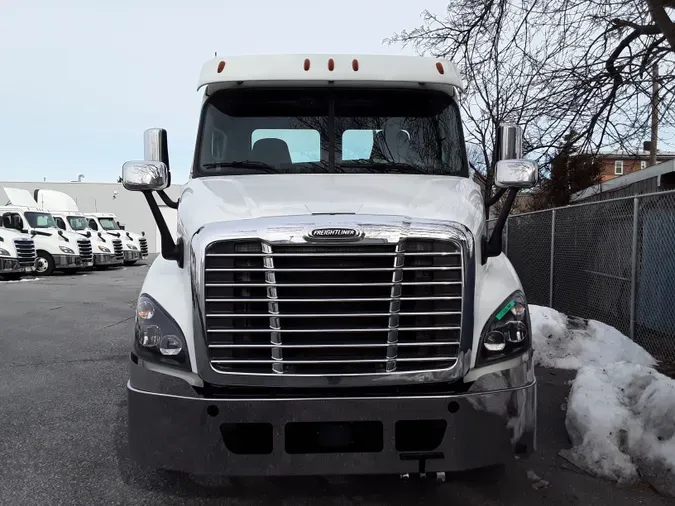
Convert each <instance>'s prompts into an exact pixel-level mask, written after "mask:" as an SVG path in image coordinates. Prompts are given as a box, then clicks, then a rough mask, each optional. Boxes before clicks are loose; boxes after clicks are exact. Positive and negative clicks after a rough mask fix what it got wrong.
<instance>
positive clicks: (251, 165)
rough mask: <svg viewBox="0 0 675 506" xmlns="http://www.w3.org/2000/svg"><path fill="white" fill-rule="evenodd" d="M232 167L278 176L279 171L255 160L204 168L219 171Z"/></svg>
mask: <svg viewBox="0 0 675 506" xmlns="http://www.w3.org/2000/svg"><path fill="white" fill-rule="evenodd" d="M227 167H231V168H233V169H256V170H259V171H260V172H263V173H265V174H278V173H279V169H277V168H276V167H274V166H273V165H270V164H269V163H265V162H256V161H253V160H241V161H233V162H213V163H203V164H202V168H204V169H219V168H227Z"/></svg>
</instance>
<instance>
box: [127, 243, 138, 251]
mask: <svg viewBox="0 0 675 506" xmlns="http://www.w3.org/2000/svg"><path fill="white" fill-rule="evenodd" d="M127 248H129V249H133V250H135V249H138V248H136V246H134V245H133V244H127Z"/></svg>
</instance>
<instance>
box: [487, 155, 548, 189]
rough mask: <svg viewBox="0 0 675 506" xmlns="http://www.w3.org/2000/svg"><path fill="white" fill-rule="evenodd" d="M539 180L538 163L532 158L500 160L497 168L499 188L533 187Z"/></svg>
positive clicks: (496, 176) (496, 180)
mask: <svg viewBox="0 0 675 506" xmlns="http://www.w3.org/2000/svg"><path fill="white" fill-rule="evenodd" d="M538 182H539V170H538V167H537V164H536V163H534V162H532V161H530V160H500V161H499V162H497V168H496V170H495V186H496V187H497V188H532V187H533V186H535V185H536V184H537V183H538Z"/></svg>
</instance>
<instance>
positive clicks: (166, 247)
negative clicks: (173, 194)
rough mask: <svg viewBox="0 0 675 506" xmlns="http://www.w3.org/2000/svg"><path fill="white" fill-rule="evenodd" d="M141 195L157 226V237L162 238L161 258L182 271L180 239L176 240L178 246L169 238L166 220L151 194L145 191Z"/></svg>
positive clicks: (169, 233) (181, 243) (181, 245)
mask: <svg viewBox="0 0 675 506" xmlns="http://www.w3.org/2000/svg"><path fill="white" fill-rule="evenodd" d="M143 195H145V200H147V202H148V206H150V211H151V212H152V217H153V218H154V219H155V223H156V224H157V228H158V229H159V235H160V236H161V238H162V245H161V251H162V257H163V258H164V259H165V260H173V261H175V262H176V263H177V264H178V267H180V268H181V269H182V268H183V263H184V262H183V241H182V240H181V239H178V244H176V243H175V242H174V240H173V238H172V237H171V232H169V227H168V225H167V224H166V220H165V219H164V216H163V215H162V212H161V211H160V210H159V206H158V205H157V201H156V200H155V197H154V196H153V195H152V192H151V191H147V190H146V191H144V192H143ZM167 198H168V197H167Z"/></svg>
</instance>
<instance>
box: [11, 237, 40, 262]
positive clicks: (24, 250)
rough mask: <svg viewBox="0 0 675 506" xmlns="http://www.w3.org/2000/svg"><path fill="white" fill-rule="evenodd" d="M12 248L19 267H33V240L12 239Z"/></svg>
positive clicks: (35, 255) (35, 256)
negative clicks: (14, 250) (14, 249)
mask: <svg viewBox="0 0 675 506" xmlns="http://www.w3.org/2000/svg"><path fill="white" fill-rule="evenodd" d="M14 247H15V248H16V254H17V257H18V259H19V265H20V266H21V267H33V266H34V265H35V260H36V259H37V254H36V252H35V241H33V239H14Z"/></svg>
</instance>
